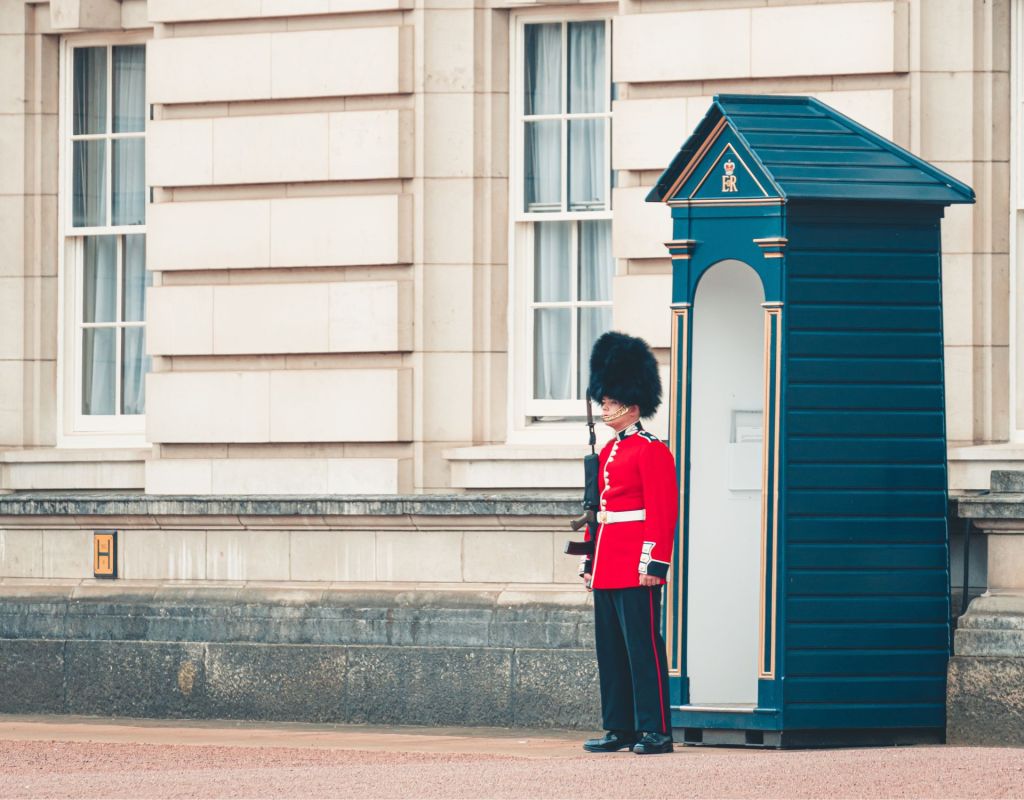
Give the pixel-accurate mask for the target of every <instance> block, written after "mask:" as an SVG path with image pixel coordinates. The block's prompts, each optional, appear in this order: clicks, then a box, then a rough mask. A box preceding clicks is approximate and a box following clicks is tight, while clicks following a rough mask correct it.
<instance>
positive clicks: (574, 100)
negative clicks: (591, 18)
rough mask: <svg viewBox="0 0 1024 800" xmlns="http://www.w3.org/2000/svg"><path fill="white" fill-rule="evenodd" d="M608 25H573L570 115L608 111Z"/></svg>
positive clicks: (570, 46) (570, 44)
mask: <svg viewBox="0 0 1024 800" xmlns="http://www.w3.org/2000/svg"><path fill="white" fill-rule="evenodd" d="M604 27H605V24H604V22H600V21H598V22H570V23H569V113H570V114H582V113H595V112H600V111H606V110H607V107H608V106H607V103H608V92H607V91H606V89H605V78H604Z"/></svg>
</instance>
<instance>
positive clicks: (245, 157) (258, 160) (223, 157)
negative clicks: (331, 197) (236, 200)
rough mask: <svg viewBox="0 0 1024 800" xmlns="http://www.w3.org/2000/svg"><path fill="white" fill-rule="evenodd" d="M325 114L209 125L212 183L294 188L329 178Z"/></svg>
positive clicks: (220, 121)
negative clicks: (303, 183)
mask: <svg viewBox="0 0 1024 800" xmlns="http://www.w3.org/2000/svg"><path fill="white" fill-rule="evenodd" d="M327 118H328V117H327V115H326V114H265V115H260V116H258V117H221V118H219V119H215V120H213V182H214V183H218V184H220V183H231V184H245V183H289V182H291V183H298V182H302V181H322V180H326V179H327V177H328V152H329V148H328V138H327Z"/></svg>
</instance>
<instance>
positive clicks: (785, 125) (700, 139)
mask: <svg viewBox="0 0 1024 800" xmlns="http://www.w3.org/2000/svg"><path fill="white" fill-rule="evenodd" d="M723 136H724V137H725V139H726V141H727V142H728V140H730V139H733V138H734V139H735V140H736V141H737V143H738V144H740V145H741V147H739V148H736V147H732V146H731V145H727V146H726V148H725V149H724V150H723V149H720V148H716V147H714V144H715V142H717V141H719V140H721V139H722V138H723ZM737 150H739V151H740V152H743V156H742V157H741V156H740V153H739V152H736V151H737ZM744 151H745V152H744ZM747 157H749V159H750V163H747V160H746V158H747ZM723 159H724V160H729V159H733V160H734V164H735V167H734V169H735V170H736V172H737V175H738V176H740V177H745V176H749V178H750V179H751V180H740V181H739V185H740V186H743V187H744V190H743V191H742V192H741V193H739V194H738V195H733V198H734V199H735V200H740V199H741V198H746V199H754V198H756V197H759V196H760V197H764V198H765V199H768V198H779V199H782V200H783V201H785V200H818V199H834V200H850V201H883V202H898V203H924V204H938V205H949V204H951V203H973V202H974V191H973V190H972V189H971V187H969V186H967V185H966V184H964V183H961V182H960V181H958V180H956V178H954V177H952V176H951V175H947V174H946V173H945V172H943V171H942V170H940V169H937V168H936V167H934V166H932V165H931V164H929V163H928V162H926V161H923V160H921V159H920V158H918V157H917V156H915V155H913V154H912V153H909V152H907V151H906V150H904V149H903V148H901V147H899V146H897V145H895V144H893V143H892V142H890V141H888V140H887V139H885V138H883V137H882V136H879V135H878V134H877V133H874V132H873V131H870V130H868V129H867V128H865V127H864V126H863V125H860V124H858V123H856V122H854V121H853V120H852V119H850V118H849V117H846V116H844V115H843V114H840V113H839V112H838V111H836V110H835V109H834V108H831V107H829V106H827V105H825V104H824V103H822V102H820V101H819V100H815V99H814V98H813V97H766V96H759V95H718V96H716V97H715V98H714V101H713V103H712V105H711V108H710V109H709V110H708V113H707V114H706V115H705V116H704V119H703V120H702V121H701V123H700V124H699V125H698V126H697V128H696V130H695V131H694V133H693V135H692V136H690V138H689V139H687V140H686V142H685V143H684V144H683V146H682V147H681V148H680V150H679V152H678V153H677V154H676V157H675V158H674V159H672V163H671V164H669V166H668V168H667V169H666V170H665V172H664V173H663V174H662V176H661V177H660V178H659V179H658V182H657V184H656V185H655V186H654V188H653V189H652V190H651V192H650V194H648V196H647V200H648V202H662V201H667V202H669V203H670V204H675V203H686V202H692V201H695V200H696V201H700V200H702V199H710V197H711V194H712V192H714V190H715V189H716V186H715V183H714V182H712V181H709V180H707V177H708V176H709V175H710V174H711V173H712V172H714V171H716V168H717V167H718V165H719V162H720V161H722V160H723ZM714 194H715V195H717V196H720V194H718V193H717V192H714Z"/></svg>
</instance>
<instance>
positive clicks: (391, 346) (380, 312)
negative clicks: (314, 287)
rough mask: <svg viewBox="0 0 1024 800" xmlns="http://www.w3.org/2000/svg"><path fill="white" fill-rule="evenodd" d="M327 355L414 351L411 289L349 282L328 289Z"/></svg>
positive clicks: (393, 284) (386, 283)
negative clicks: (329, 353) (328, 353)
mask: <svg viewBox="0 0 1024 800" xmlns="http://www.w3.org/2000/svg"><path fill="white" fill-rule="evenodd" d="M326 289H327V300H328V315H329V319H328V334H327V339H328V343H327V352H331V353H373V352H393V351H397V350H410V349H412V319H413V315H412V285H411V284H409V283H408V282H403V283H398V282H395V281H346V282H344V283H332V284H330V285H329V286H327V287H326Z"/></svg>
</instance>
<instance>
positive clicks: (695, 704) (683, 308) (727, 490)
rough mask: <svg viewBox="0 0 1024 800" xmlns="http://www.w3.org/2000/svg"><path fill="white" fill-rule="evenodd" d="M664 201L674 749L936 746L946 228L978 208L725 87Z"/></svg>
mask: <svg viewBox="0 0 1024 800" xmlns="http://www.w3.org/2000/svg"><path fill="white" fill-rule="evenodd" d="M647 199H648V201H650V202H660V203H665V204H666V205H667V206H668V207H669V208H670V209H671V212H672V239H671V241H669V242H667V243H666V246H667V247H668V250H669V253H670V255H671V257H672V275H673V277H672V378H671V381H670V392H669V393H670V401H671V406H670V408H671V431H670V443H671V446H672V449H673V452H674V453H675V455H676V462H677V465H678V468H679V478H680V487H681V492H680V499H679V504H680V508H679V512H680V524H679V530H678V540H677V544H676V558H675V560H674V565H673V570H674V571H673V574H672V580H671V582H670V584H669V587H668V597H667V602H666V603H665V619H664V622H665V632H666V640H667V645H668V651H669V656H668V657H669V662H670V663H669V667H670V674H671V684H672V686H671V690H672V702H673V706H674V710H673V715H672V720H673V725H674V727H675V729H676V738H677V739H681V740H682V741H687V742H694V743H696V742H702V743H704V744H719V743H720V744H747V745H762V746H786V745H791V746H814V745H832V744H857V743H898V742H917V741H941V740H942V739H943V736H944V729H945V685H946V662H947V660H948V658H949V643H950V629H949V613H950V612H949V605H950V604H949V542H948V536H947V531H946V436H945V401H944V389H943V349H942V285H941V252H942V241H941V234H940V223H941V220H942V216H943V213H944V209H945V207H946V206H948V205H950V204H951V203H973V202H974V192H973V191H972V190H971V188H970V187H969V186H966V185H964V184H963V183H960V182H959V181H957V180H955V179H954V178H952V177H950V176H949V175H947V174H945V173H944V172H942V171H941V170H938V169H936V168H935V167H933V166H932V165H930V164H928V163H927V162H925V161H922V160H921V159H919V158H916V157H914V156H913V155H911V154H910V153H908V152H907V151H905V150H903V149H902V148H900V147H897V146H896V145H894V144H893V143H892V142H890V141H888V140H886V139H884V138H883V137H881V136H879V135H877V134H875V133H873V132H872V131H870V130H868V129H867V128H865V127H863V126H861V125H859V124H857V123H856V122H854V121H853V120H851V119H848V118H847V117H845V116H843V115H842V114H840V113H838V112H837V111H835V110H833V109H832V108H829V107H828V106H826V105H824V104H823V103H820V102H818V101H817V100H814V99H812V98H808V97H760V96H741V95H720V96H718V97H716V98H715V100H714V102H713V103H712V105H711V108H710V110H709V111H708V113H707V115H706V116H705V117H704V119H703V121H702V122H701V123H700V125H698V126H697V129H696V131H695V132H694V134H693V135H692V136H691V137H690V138H689V139H688V140H687V141H686V142H685V143H684V144H683V146H682V148H681V149H680V151H679V153H678V155H677V156H676V157H675V159H674V160H673V161H672V163H671V164H670V165H669V167H668V169H667V170H666V171H665V173H664V174H663V175H662V176H661V178H660V179H659V180H658V183H657V185H656V186H655V187H654V189H653V190H652V191H651V193H650V195H649V196H648V198H647ZM666 228H667V226H666Z"/></svg>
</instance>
